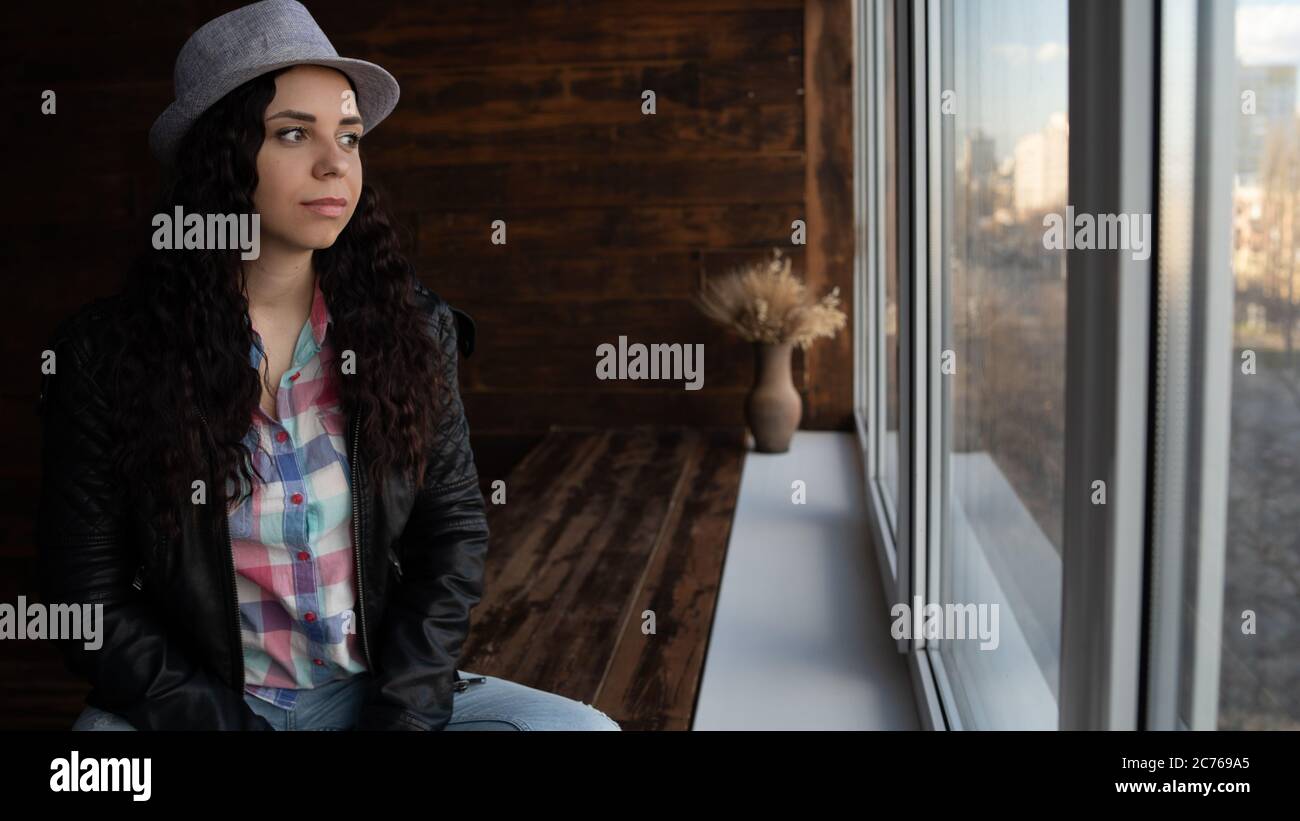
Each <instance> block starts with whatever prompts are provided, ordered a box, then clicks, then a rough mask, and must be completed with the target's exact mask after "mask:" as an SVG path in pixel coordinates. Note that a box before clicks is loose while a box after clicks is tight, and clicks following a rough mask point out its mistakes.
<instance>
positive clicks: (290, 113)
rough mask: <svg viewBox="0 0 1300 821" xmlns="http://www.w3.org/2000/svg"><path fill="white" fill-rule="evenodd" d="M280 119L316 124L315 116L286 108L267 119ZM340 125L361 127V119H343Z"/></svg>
mask: <svg viewBox="0 0 1300 821" xmlns="http://www.w3.org/2000/svg"><path fill="white" fill-rule="evenodd" d="M279 118H284V119H288V120H302V121H303V122H304V123H314V122H316V115H315V114H308V113H307V112H305V111H294V110H293V109H291V108H286V109H285V110H284V111H279V112H276V113H275V114H272V115H271V116H270V117H267V118H266V119H268V120H275V119H279ZM339 125H361V118H360V117H344V118H343V119H341V120H339Z"/></svg>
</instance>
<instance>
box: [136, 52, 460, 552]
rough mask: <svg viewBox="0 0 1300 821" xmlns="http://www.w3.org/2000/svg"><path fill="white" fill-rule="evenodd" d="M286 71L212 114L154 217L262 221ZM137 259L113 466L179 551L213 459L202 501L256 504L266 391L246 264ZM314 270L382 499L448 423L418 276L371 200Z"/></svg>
mask: <svg viewBox="0 0 1300 821" xmlns="http://www.w3.org/2000/svg"><path fill="white" fill-rule="evenodd" d="M284 70H285V69H281V70H279V71H274V72H269V73H267V74H263V75H261V76H259V77H257V78H255V79H253V80H250V81H248V82H246V83H244V84H243V85H241V86H239V87H238V88H236V89H234V90H233V91H231V92H230V93H229V94H227V95H226V96H225V97H223V98H222V99H221V100H220V101H219V102H217V103H216V104H214V105H213V106H212V107H211V108H209V109H208V110H207V111H206V112H204V114H203V115H202V116H201V117H200V118H199V119H198V120H197V121H196V122H195V123H194V125H193V127H192V128H191V129H190V130H189V132H188V133H187V134H186V136H185V137H184V139H183V140H182V142H181V144H180V145H179V148H178V151H177V153H176V158H175V162H174V163H173V164H172V166H171V167H169V168H167V169H166V177H165V179H164V184H163V186H162V190H161V192H160V195H159V198H158V203H157V206H156V207H155V209H154V211H153V213H171V212H172V211H173V209H174V208H175V206H177V205H180V206H181V207H182V209H183V211H184V213H186V214H189V213H199V214H251V213H253V210H254V209H253V192H254V191H255V190H256V189H257V184H258V175H257V154H258V151H259V149H260V148H261V146H262V142H263V139H264V138H265V128H264V125H263V117H264V116H265V113H266V108H267V106H268V105H269V104H270V102H271V100H272V98H273V97H274V96H275V77H276V76H277V75H278V74H280V73H281V72H282V71H284ZM349 82H351V81H350V80H349ZM353 88H354V91H355V85H354V86H353ZM141 234H142V235H151V234H150V232H147V231H142V232H141ZM142 246H144V247H142V248H141V250H140V252H139V254H138V256H137V258H136V262H135V264H134V265H133V266H132V268H131V270H130V272H129V274H128V276H127V282H126V287H125V288H124V289H123V297H124V302H125V305H126V306H127V307H126V310H124V311H123V321H122V322H121V323H119V325H118V328H117V331H118V332H119V333H120V335H121V336H120V339H118V340H117V343H116V344H115V345H114V347H115V348H117V350H116V351H115V352H114V353H115V356H113V361H112V363H111V377H110V378H111V381H112V384H113V386H114V391H113V392H114V394H115V396H116V398H117V401H116V402H115V403H114V408H113V419H112V422H113V427H114V428H115V431H116V432H117V434H118V436H119V438H118V440H117V442H116V447H115V451H114V454H113V455H112V459H113V466H114V469H115V470H116V472H117V475H118V476H120V477H122V478H123V480H124V481H122V482H120V484H119V486H118V490H119V501H120V502H122V503H124V504H136V505H140V506H142V509H143V510H144V511H146V515H147V516H149V517H151V518H152V519H153V520H154V521H155V523H156V524H157V525H159V526H160V528H161V529H160V532H161V533H162V534H165V535H166V536H168V537H170V538H173V539H175V538H178V537H179V533H180V515H181V514H184V515H186V516H193V517H197V515H198V514H197V510H196V507H197V506H196V505H193V504H191V494H192V490H193V482H194V481H195V480H203V481H204V482H205V483H206V482H207V481H208V477H209V474H208V473H207V465H208V464H209V462H208V455H207V454H208V451H209V448H210V449H211V452H212V453H213V458H214V461H213V462H212V467H213V473H212V476H213V479H214V480H215V481H217V482H218V483H219V485H218V487H216V488H208V500H207V501H208V503H209V504H211V503H212V500H213V498H214V496H215V497H216V498H222V497H224V494H225V491H226V483H227V482H234V483H235V484H234V486H235V487H241V488H243V489H244V490H245V493H243V494H237V496H238V498H239V499H241V500H242V499H244V498H246V496H247V491H249V490H251V487H252V483H253V475H254V470H253V468H252V460H251V458H250V457H251V454H249V452H248V449H247V448H246V447H245V445H244V444H243V441H242V440H243V438H244V436H245V435H246V434H247V433H248V430H249V428H250V426H251V424H252V414H253V412H254V408H255V407H256V406H257V404H258V402H259V401H260V398H261V384H260V377H259V374H258V372H257V371H256V370H254V369H253V368H252V367H251V366H250V364H249V359H248V354H249V350H250V347H251V346H252V345H253V339H254V337H253V329H252V327H251V324H250V323H249V322H248V321H247V315H248V307H249V306H248V297H247V290H246V285H247V279H246V274H245V272H244V271H243V269H242V267H241V266H240V258H239V253H240V252H239V249H238V248H235V249H230V250H186V251H183V252H177V251H173V250H157V249H154V248H153V246H152V243H144V242H142ZM312 264H313V267H314V268H315V271H316V273H317V276H318V278H319V279H318V281H319V284H320V288H321V291H322V293H323V294H324V297H325V300H326V303H327V304H328V305H329V311H330V316H331V318H332V319H333V323H334V324H333V327H332V328H331V329H330V334H331V344H332V346H333V348H334V350H335V352H336V353H338V354H339V355H338V356H336V358H335V360H334V361H333V362H331V363H325V365H326V367H327V368H332V369H333V370H335V372H336V373H338V374H339V377H338V382H339V386H340V387H339V390H340V395H341V401H342V402H343V403H344V406H345V408H346V410H347V411H348V412H349V413H355V412H357V411H358V410H359V411H360V412H361V413H362V419H363V424H362V427H361V439H360V442H361V447H362V448H364V449H365V452H366V456H367V460H368V461H369V464H370V471H369V474H368V475H369V477H370V479H371V482H372V484H373V485H374V486H375V487H377V488H379V489H380V490H381V491H382V488H383V487H384V485H385V478H386V477H387V476H389V475H391V474H397V475H404V476H406V477H408V478H409V479H411V480H415V479H416V478H417V477H423V476H424V473H425V470H426V468H427V465H426V457H425V454H426V453H427V452H428V450H429V440H430V438H431V437H432V436H433V435H434V431H435V421H436V418H437V416H438V414H439V413H440V412H441V408H440V407H439V405H438V397H439V396H441V395H442V391H441V390H440V388H441V386H440V385H439V384H438V374H440V373H441V372H442V363H441V348H440V346H439V345H438V342H437V340H436V339H434V337H433V335H432V333H431V332H430V330H429V322H428V319H427V316H426V315H425V314H424V313H423V312H422V311H421V309H420V308H419V307H418V303H417V296H416V293H415V290H414V289H415V282H416V279H415V272H414V269H413V267H412V266H411V264H410V263H409V262H408V261H407V259H406V258H405V257H404V256H403V255H402V253H401V250H400V248H399V242H398V236H397V231H396V229H395V226H394V223H393V221H392V220H391V219H390V217H389V216H388V214H387V213H386V211H385V209H384V208H383V206H382V205H381V203H380V199H379V196H378V195H377V194H376V192H375V190H374V189H373V188H372V187H371V186H370V185H363V186H362V189H361V196H360V199H359V201H358V203H357V208H356V211H355V212H354V213H353V215H352V218H351V220H349V222H348V224H347V226H346V227H345V228H344V229H343V231H342V233H340V234H339V236H338V239H337V240H336V241H335V242H334V244H333V245H332V246H330V247H329V248H326V249H321V250H317V251H315V252H314V254H313V256H312ZM344 351H352V352H353V353H354V356H355V359H354V362H355V372H354V373H344V372H343V369H342V365H343V362H344V357H343V356H342V352H344ZM348 370H353V369H352V368H349V369H348ZM270 387H272V389H273V388H274V386H270ZM349 456H350V455H349ZM363 461H366V460H363ZM258 478H259V479H263V477H261V475H260V473H258ZM416 484H417V486H418V484H419V483H418V482H416ZM214 491H215V493H214Z"/></svg>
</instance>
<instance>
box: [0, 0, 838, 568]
mask: <svg viewBox="0 0 1300 821" xmlns="http://www.w3.org/2000/svg"><path fill="white" fill-rule="evenodd" d="M238 5H240V4H239V3H237V2H215V0H184V2H175V3H168V4H159V3H153V2H140V0H126V1H125V2H117V3H112V4H85V6H84V7H81V6H80V5H79V6H78V7H77V8H75V9H71V8H69V7H67V6H65V5H59V4H31V5H24V6H23V7H21V8H18V7H14V6H10V7H8V8H7V9H6V12H5V13H6V14H7V15H8V17H9V22H7V23H6V24H5V25H4V27H3V32H2V33H0V37H2V38H3V40H2V42H3V49H2V50H0V52H2V53H3V54H4V58H3V59H4V60H5V61H6V63H7V65H6V66H4V69H5V70H4V72H3V73H4V78H3V82H4V83H5V87H4V97H3V100H4V103H5V106H4V116H5V117H6V118H7V119H8V121H9V123H10V128H9V135H8V136H9V139H10V151H9V152H8V156H9V161H10V166H9V171H10V173H9V178H10V181H11V185H10V186H9V190H8V192H7V193H8V196H7V197H5V198H4V202H3V205H2V206H0V208H3V211H2V212H0V213H2V214H3V229H0V230H3V231H4V232H5V243H4V247H5V252H6V253H5V254H4V255H3V259H4V262H3V264H4V266H5V268H6V269H7V273H6V275H5V278H4V282H5V285H6V287H7V289H8V293H9V299H8V300H7V305H6V306H5V309H4V310H5V316H6V319H7V324H8V332H7V333H6V334H4V335H2V336H0V353H2V354H3V355H4V356H5V357H6V361H9V362H11V363H17V364H16V365H15V367H13V368H11V369H10V370H9V371H8V374H9V378H8V379H6V380H4V381H3V382H2V383H0V418H3V420H4V422H5V423H6V430H8V431H9V432H10V433H11V437H10V442H11V447H10V448H7V449H6V450H5V455H4V457H3V465H2V468H0V482H3V487H0V490H2V491H3V492H2V493H0V497H2V498H3V500H4V501H3V502H0V505H3V514H4V519H3V521H4V523H5V528H6V529H7V531H8V532H7V533H6V534H5V538H4V543H5V544H6V545H7V546H8V547H7V548H6V549H8V550H10V551H13V550H15V549H17V550H18V551H20V552H23V551H24V549H25V544H24V543H26V542H27V541H28V539H27V538H24V537H29V536H30V526H31V523H30V519H31V516H32V510H34V485H35V483H36V481H37V479H38V473H39V466H38V447H39V427H38V424H37V418H36V417H35V415H34V413H33V403H34V400H35V396H36V393H37V390H38V386H39V374H38V371H37V367H38V355H39V351H40V348H41V347H42V343H43V341H44V340H45V338H46V335H47V334H48V332H49V331H50V329H51V328H52V327H53V326H54V324H55V322H56V321H57V320H58V319H59V318H61V317H62V316H64V315H65V314H67V313H68V312H70V311H71V310H73V309H74V308H75V307H77V306H78V305H80V304H82V303H83V302H85V301H86V300H88V299H89V298H91V297H93V296H96V295H99V294H106V293H110V292H112V291H114V290H116V289H117V287H118V285H119V283H120V279H121V275H122V270H123V267H124V266H125V264H126V263H127V261H128V259H129V257H128V251H129V248H130V247H131V246H130V244H129V239H128V236H127V232H128V230H129V229H130V228H132V226H136V225H139V224H140V219H141V217H142V216H143V215H144V212H145V211H146V209H148V208H149V207H150V205H151V202H152V196H153V191H154V189H155V187H156V184H157V172H156V170H155V168H154V164H153V161H152V159H151V157H150V155H149V153H148V148H147V142H146V135H147V132H148V128H149V126H150V124H151V123H152V121H153V118H154V117H155V116H156V115H157V114H158V113H159V112H160V111H161V110H162V108H163V107H165V106H166V104H167V103H168V102H169V101H170V99H171V95H172V88H171V72H172V64H173V61H174V59H175V55H176V52H177V51H178V50H179V48H180V46H181V44H182V43H183V42H184V40H185V38H186V37H187V36H188V35H189V33H190V32H192V31H193V29H194V28H196V27H197V26H198V25H199V24H201V23H202V22H204V21H206V20H208V19H210V18H212V17H214V16H216V15H217V14H220V13H223V12H225V11H227V10H230V9H232V8H235V7H236V6H238ZM307 5H308V7H309V8H310V9H311V10H312V13H313V15H314V16H315V17H316V19H317V20H318V22H319V23H320V24H321V26H322V28H323V29H324V30H325V31H326V33H327V34H328V35H329V36H330V37H331V39H332V41H333V42H334V44H335V46H336V47H337V48H338V49H339V51H340V52H341V53H342V54H344V55H346V56H356V57H361V58H365V59H369V60H372V61H374V62H377V63H379V64H381V65H383V66H385V67H386V68H388V69H389V71H391V72H392V73H393V74H394V75H395V76H396V77H397V79H398V81H399V82H400V83H401V86H402V99H401V102H400V103H399V105H398V108H397V110H396V111H395V112H394V114H393V115H392V116H391V117H390V118H389V119H388V120H386V121H385V122H384V123H383V124H382V125H381V126H380V127H379V128H378V129H377V130H376V131H375V132H374V134H373V135H372V136H371V137H369V138H368V139H367V142H366V149H367V151H366V154H365V155H364V156H365V173H366V177H367V180H368V181H371V182H374V183H376V184H377V185H379V186H380V187H381V189H382V190H383V191H384V192H386V193H387V194H388V197H389V199H388V202H389V203H390V205H391V207H392V209H393V210H394V211H395V212H396V214H397V215H398V217H399V219H400V220H401V222H402V224H403V225H404V226H405V227H406V229H407V230H408V232H409V238H410V241H411V242H410V247H409V248H408V251H409V252H410V254H411V256H412V258H413V260H414V261H415V263H416V265H417V268H418V270H419V272H420V276H421V278H422V279H423V280H424V281H426V282H427V283H428V284H429V285H430V286H431V287H433V288H434V289H435V290H436V291H438V292H439V293H441V294H442V295H443V296H444V297H446V298H447V299H448V300H449V301H451V302H452V304H454V305H456V306H458V307H461V308H463V309H464V310H466V311H468V312H469V313H470V314H471V315H472V316H473V317H474V318H475V320H476V321H477V324H478V331H479V345H478V350H477V352H476V353H475V355H474V356H473V357H472V358H470V359H468V360H465V361H464V362H463V363H462V366H461V377H462V382H463V391H464V395H465V399H466V404H467V408H468V413H469V418H470V425H471V428H472V430H473V433H474V437H475V446H476V451H478V452H480V453H482V454H483V456H482V457H481V460H482V461H484V462H486V463H487V464H486V465H485V466H483V473H484V474H485V479H486V478H490V477H491V476H492V475H499V474H500V473H502V472H503V471H504V469H505V467H507V466H508V464H509V462H511V461H513V460H514V459H515V458H518V456H520V455H522V452H523V450H524V449H525V448H526V447H527V446H528V445H529V444H531V443H532V442H534V441H536V440H537V439H538V438H539V437H540V435H541V434H542V433H543V432H545V430H546V429H547V428H548V427H549V426H550V425H552V424H562V425H593V426H614V425H625V424H683V425H691V426H701V427H715V426H739V425H742V424H743V417H742V402H743V398H744V395H745V392H746V390H747V389H748V387H749V385H750V383H751V380H752V354H751V351H750V348H749V346H748V345H747V344H745V343H743V342H740V341H739V340H737V339H735V338H733V337H731V336H729V335H728V334H726V333H725V332H724V331H722V330H720V329H718V328H716V327H714V326H713V325H711V324H710V323H708V322H707V321H706V320H705V319H704V318H703V317H701V316H700V315H699V314H698V313H697V312H696V311H695V310H694V309H693V308H692V307H691V306H690V304H689V302H688V298H689V296H690V295H691V294H692V293H693V292H694V291H695V290H696V289H697V288H698V287H699V285H700V283H701V282H702V281H704V280H705V279H706V278H707V277H710V276H715V275H717V274H720V273H723V272H725V271H726V270H728V269H729V268H730V267H731V266H734V265H736V264H739V263H741V262H745V261H748V260H753V259H760V258H763V257H766V256H767V255H768V253H769V249H770V248H771V247H772V246H780V247H782V248H783V249H785V250H786V251H787V252H788V253H790V254H792V256H793V257H794V259H795V265H796V268H798V269H800V270H806V272H807V278H808V279H809V281H810V282H812V283H814V284H815V285H816V286H817V290H818V291H819V292H822V291H825V290H826V289H828V288H829V287H831V286H832V285H835V284H838V285H840V287H841V293H842V294H843V296H844V297H845V307H846V309H848V308H849V306H850V305H851V301H850V299H851V294H852V287H851V265H852V249H853V224H852V196H851V194H852V167H853V166H852V147H851V112H852V101H851V71H850V61H851V38H850V35H851V23H850V11H849V8H850V4H849V0H810V2H807V3H805V2H803V0H690V1H689V2H688V1H687V0H643V2H620V1H619V0H609V2H577V1H574V2H504V0H503V1H502V2H492V3H463V2H458V3H446V2H429V3H424V2H421V3H410V4H399V3H396V2H372V3H365V4H360V5H358V4H356V3H342V2H338V3H335V2H308V3H307ZM809 55H812V56H811V59H809ZM46 88H50V89H53V90H55V91H56V92H57V93H58V113H57V114H56V115H55V116H42V115H41V114H40V113H39V106H40V94H41V91H42V90H43V89H46ZM644 89H653V90H654V91H655V92H656V94H657V98H658V99H657V107H658V113H657V114H655V115H653V116H647V115H643V114H641V112H640V108H641V92H642V91H643V90H644ZM496 219H502V220H505V221H506V223H507V225H508V237H509V242H508V244H507V245H506V246H504V247H502V246H494V245H492V244H491V242H490V224H491V223H492V221H493V220H496ZM795 219H804V220H806V221H807V222H808V227H809V230H808V237H809V242H810V245H809V246H808V247H807V248H806V249H805V248H804V247H802V246H791V244H790V233H791V228H790V224H791V222H792V221H793V220H795ZM620 334H623V335H626V336H627V337H628V339H629V342H644V343H652V342H668V343H674V342H675V343H703V344H704V346H705V356H704V363H705V387H704V389H703V390H700V391H686V390H684V389H683V387H682V385H681V383H680V382H671V381H661V382H631V381H622V382H602V381H600V380H598V379H597V378H596V375H595V373H596V372H595V363H596V357H595V351H596V348H597V346H598V345H600V344H601V343H603V342H611V343H615V342H617V339H618V336H619V335H620ZM851 339H852V333H851V328H849V329H846V330H845V331H844V332H841V334H840V336H839V337H838V338H837V339H836V340H833V341H829V342H828V341H826V340H822V341H820V342H819V343H817V346H815V347H814V348H813V349H812V351H810V352H809V354H808V356H807V361H806V362H805V356H804V355H803V354H802V353H799V352H796V354H795V378H796V384H797V385H798V387H799V388H800V390H801V391H802V393H803V394H804V396H805V414H804V423H803V426H804V427H807V428H836V429H842V430H847V429H850V422H851V402H852V399H851V385H852V381H851V379H852V373H851V370H852V349H851ZM23 363H25V364H23ZM498 447H499V448H500V453H501V455H500V456H499V457H498V456H497V453H498Z"/></svg>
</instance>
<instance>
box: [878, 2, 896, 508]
mask: <svg viewBox="0 0 1300 821" xmlns="http://www.w3.org/2000/svg"><path fill="white" fill-rule="evenodd" d="M884 12H885V21H884V32H885V36H884V41H885V42H884V56H885V76H884V85H885V94H884V98H885V99H884V108H885V116H884V127H885V133H884V149H885V174H884V178H885V179H884V182H885V186H884V193H885V207H884V209H883V212H884V217H885V220H884V222H885V224H884V237H883V239H884V246H885V266H884V276H885V306H884V307H885V315H884V317H883V321H882V322H881V326H882V328H883V330H884V335H885V344H884V346H883V349H884V350H883V353H884V356H885V363H884V364H885V367H884V373H885V440H884V442H883V443H882V446H881V450H880V453H881V461H882V463H883V464H882V465H881V468H880V473H881V476H882V477H883V478H884V482H885V492H886V495H887V496H888V497H889V500H890V501H891V502H892V505H891V506H890V509H891V510H892V511H897V510H898V209H897V208H896V207H894V206H895V203H897V202H898V199H897V194H898V148H897V139H898V135H897V127H898V92H897V86H896V85H895V84H896V83H897V81H898V76H897V72H896V71H895V63H896V61H897V49H896V48H895V47H894V34H895V24H894V4H893V2H887V3H885V9H884ZM894 518H895V521H893V522H890V524H891V525H893V526H894V527H897V526H898V525H897V522H896V520H897V514H895V517H894Z"/></svg>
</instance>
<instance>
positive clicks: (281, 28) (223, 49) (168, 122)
mask: <svg viewBox="0 0 1300 821" xmlns="http://www.w3.org/2000/svg"><path fill="white" fill-rule="evenodd" d="M304 63H309V64H312V65H320V66H329V67H330V68H336V69H338V70H339V71H341V72H343V73H344V74H346V75H347V76H348V77H349V78H351V80H352V82H353V83H354V84H356V87H357V110H358V112H359V113H360V115H361V119H362V122H363V124H364V125H365V129H366V131H367V132H369V131H370V130H371V129H373V128H374V127H375V126H377V125H379V122H380V121H381V120H383V119H384V118H385V117H387V116H388V115H389V114H390V113H392V111H393V108H394V107H395V106H396V105H397V97H398V94H399V88H398V86H397V80H395V79H393V75H391V74H389V73H388V72H387V71H384V70H383V69H382V68H380V67H379V66H377V65H375V64H374V63H368V62H366V61H365V60H352V59H349V58H346V57H340V56H339V54H338V52H337V51H335V50H334V46H333V44H331V43H330V41H329V38H328V37H326V36H325V32H323V31H321V30H320V26H318V25H317V24H316V21H315V19H313V18H312V16H311V13H310V12H309V11H307V8H306V6H304V5H303V4H301V3H298V2H296V0H262V2H260V3H253V4H252V5H248V6H244V7H242V8H238V9H235V10H234V11H232V12H229V13H228V14H223V15H221V16H220V17H218V18H216V19H215V20H210V21H209V22H207V23H205V24H203V26H202V27H200V28H199V30H198V31H196V32H194V34H192V35H191V36H190V39H189V40H186V41H185V45H184V46H182V47H181V51H180V54H178V55H177V57H176V72H175V76H174V81H175V85H176V99H175V100H174V101H173V102H172V104H171V105H169V106H167V110H166V111H164V112H163V113H162V114H161V115H160V116H159V117H158V119H157V120H155V121H154V124H153V127H152V128H150V129H149V147H150V149H151V150H152V151H153V153H154V156H155V157H157V158H158V159H159V160H160V161H161V162H163V163H164V164H170V163H171V162H172V160H173V159H174V157H175V153H176V147H177V145H178V144H179V143H180V140H181V137H183V136H184V135H185V132H186V131H188V130H189V128H190V126H191V125H193V124H194V121H195V120H197V119H198V118H199V116H200V115H201V114H202V113H203V112H204V111H207V110H208V108H209V107H210V106H211V105H212V104H213V103H215V102H217V101H218V100H220V99H221V98H222V97H224V96H225V95H226V94H227V93H229V92H230V91H232V90H233V89H235V88H236V87H237V86H239V85H240V84H241V83H244V82H247V81H248V80H251V79H253V78H254V77H257V76H258V75H260V74H265V73H266V72H268V71H274V70H275V69H277V68H284V67H286V66H293V65H301V64H304Z"/></svg>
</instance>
